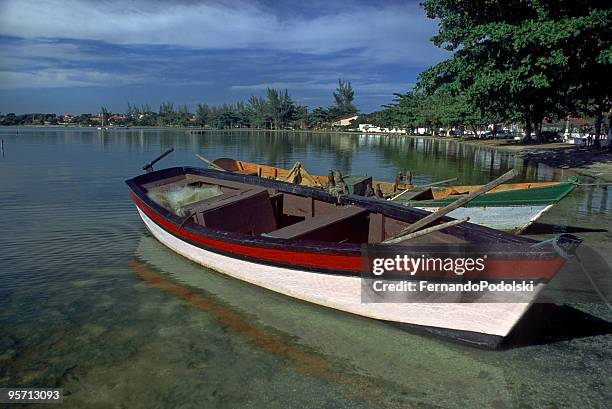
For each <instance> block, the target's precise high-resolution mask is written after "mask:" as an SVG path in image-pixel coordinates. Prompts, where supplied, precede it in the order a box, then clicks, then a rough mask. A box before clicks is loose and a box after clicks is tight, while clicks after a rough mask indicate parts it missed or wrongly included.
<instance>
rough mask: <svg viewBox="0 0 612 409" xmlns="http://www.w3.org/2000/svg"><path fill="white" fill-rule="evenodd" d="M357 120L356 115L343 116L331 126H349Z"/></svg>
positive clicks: (357, 116)
mask: <svg viewBox="0 0 612 409" xmlns="http://www.w3.org/2000/svg"><path fill="white" fill-rule="evenodd" d="M357 118H359V115H357V114H354V115H347V116H343V117H342V118H339V119H338V120H336V122H334V123H332V125H334V126H349V125H350V124H351V121H354V120H356V119H357Z"/></svg>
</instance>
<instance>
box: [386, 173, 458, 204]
mask: <svg viewBox="0 0 612 409" xmlns="http://www.w3.org/2000/svg"><path fill="white" fill-rule="evenodd" d="M455 180H457V178H451V179H446V180H441V181H439V182H433V183H428V184H426V185H417V186H414V188H412V189H404V190H402V191H401V192H400V193H398V194H397V195H395V196H393V197H392V198H390V199H389V200H396V199H399V198H400V197H402V196H403V195H404V194H406V193H408V192H414V189H420V188H424V187H432V186H437V185H443V184H445V183H449V182H453V181H455Z"/></svg>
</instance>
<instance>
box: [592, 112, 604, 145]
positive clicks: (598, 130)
mask: <svg viewBox="0 0 612 409" xmlns="http://www.w3.org/2000/svg"><path fill="white" fill-rule="evenodd" d="M602 122H603V115H602V113H601V111H597V114H595V124H594V126H595V143H594V145H595V148H597V149H601V142H600V138H601V123H602Z"/></svg>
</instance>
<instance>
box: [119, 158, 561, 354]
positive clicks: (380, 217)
mask: <svg viewBox="0 0 612 409" xmlns="http://www.w3.org/2000/svg"><path fill="white" fill-rule="evenodd" d="M126 183H127V185H128V187H129V189H130V194H131V196H132V198H133V200H134V202H135V204H136V207H137V209H138V213H139V215H140V217H141V218H142V220H143V221H144V223H145V226H146V227H147V229H148V230H149V231H150V232H151V234H152V235H153V236H154V237H156V238H157V239H158V240H159V241H160V242H161V243H163V244H164V245H166V246H167V247H169V248H170V249H172V250H174V251H175V252H177V253H179V254H181V255H183V256H184V257H186V258H188V259H191V260H193V261H194V262H196V263H199V264H201V265H203V266H206V267H209V268H211V269H214V270H216V271H218V272H221V273H223V274H226V275H228V276H231V277H234V278H237V279H240V280H243V281H246V282H249V283H252V284H254V285H257V286H260V287H263V288H266V289H269V290H272V291H276V292H278V293H281V294H285V295H288V296H290V297H294V298H297V299H300V300H304V301H308V302H311V303H314V304H318V305H322V306H326V307H330V308H334V309H337V310H341V311H345V312H348V313H352V314H357V315H361V316H364V317H369V318H373V319H378V320H383V321H388V322H392V323H395V324H398V325H400V326H405V327H408V328H418V329H421V330H425V331H428V332H431V333H435V334H438V335H444V336H448V337H451V338H454V339H458V340H462V341H464V342H470V343H475V344H478V345H483V346H488V347H495V346H497V345H499V343H500V342H501V341H502V340H503V339H504V337H506V336H508V334H510V332H511V331H512V329H513V328H514V327H515V326H516V324H517V323H518V322H519V320H520V319H521V317H522V316H523V315H524V314H525V312H526V311H527V310H528V308H529V306H530V304H531V303H532V302H533V301H534V299H535V297H536V296H537V293H538V292H539V291H540V290H541V288H543V287H544V286H545V285H546V282H548V281H549V280H550V279H552V277H554V275H555V274H556V273H557V271H558V270H559V269H560V268H561V267H562V266H563V264H564V263H565V258H564V257H562V255H560V254H559V253H560V251H559V250H558V249H560V248H565V247H566V244H563V243H561V241H559V242H556V243H552V242H550V243H538V242H536V241H534V240H531V239H528V238H524V237H519V236H515V235H511V234H508V233H504V232H500V231H496V230H492V229H489V228H486V227H483V226H478V225H475V224H470V223H465V224H462V225H460V226H455V227H450V228H447V229H445V230H440V231H436V232H433V233H430V234H427V235H424V236H420V237H418V238H415V239H413V240H409V241H405V242H403V243H401V245H398V246H394V247H392V248H394V249H401V250H402V251H403V252H407V253H409V254H414V255H415V256H416V257H419V256H420V255H421V254H422V252H423V251H425V250H424V248H428V247H427V246H431V245H432V244H439V245H441V246H443V247H445V248H447V247H449V246H450V247H453V246H459V247H460V246H467V245H476V244H477V245H479V246H486V245H489V244H490V245H493V244H494V243H495V244H498V245H499V246H501V247H502V248H503V249H504V252H503V253H499V254H498V253H491V254H492V255H491V256H490V258H489V259H488V260H487V268H486V277H487V278H488V279H493V280H497V281H499V280H502V281H503V280H516V279H520V280H530V281H531V280H533V282H534V283H535V287H534V288H535V289H534V291H533V292H531V293H529V294H527V295H526V296H522V298H520V300H519V301H517V299H513V300H511V301H508V299H507V298H500V297H501V296H498V295H497V294H496V293H495V292H494V291H491V292H484V293H483V294H482V297H483V298H482V299H480V300H479V301H480V302H460V301H461V300H457V299H455V298H452V299H451V302H438V301H439V300H435V299H434V300H429V299H426V300H425V302H423V300H422V299H421V300H412V301H410V302H401V303H375V302H362V301H363V300H362V298H361V296H362V285H363V280H362V278H361V275H362V274H363V268H364V267H363V266H364V257H363V255H362V250H363V248H364V245H366V244H369V245H370V246H379V247H380V246H383V247H384V246H385V244H380V243H381V242H383V241H384V240H386V239H388V238H389V237H393V236H395V235H397V233H398V232H400V231H402V230H403V229H404V228H405V227H406V226H409V225H410V224H411V223H414V222H415V221H417V220H420V219H421V218H423V217H424V216H425V215H427V214H428V212H424V211H422V210H418V209H413V208H410V207H407V206H403V205H398V204H396V203H393V202H388V201H381V200H377V199H375V198H369V197H361V196H354V195H346V196H342V197H339V198H338V197H336V196H333V195H330V194H329V193H327V192H325V191H324V190H322V189H317V188H311V187H306V186H300V185H296V184H291V183H286V182H281V181H277V180H272V179H265V178H260V177H256V176H249V175H243V174H239V173H231V172H223V171H217V170H212V169H200V168H192V167H174V168H168V169H164V170H160V171H154V172H150V173H146V174H143V175H140V176H138V177H135V178H133V179H130V180H127V181H126ZM176 192H187V193H186V194H183V195H182V196H181V197H180V198H179V199H180V200H174V201H173V200H171V199H172V197H174V196H172V195H171V193H172V194H174V193H176ZM211 192H212V193H211ZM174 198H175V199H176V197H174ZM449 220H451V219H449V218H443V219H441V220H439V221H437V222H436V223H445V222H448V221H449ZM566 242H567V240H566ZM424 246H425V247H424ZM387 248H389V247H387ZM482 248H483V251H484V247H482ZM495 254H497V255H495ZM449 274H450V275H451V276H452V273H448V272H445V271H442V270H440V269H438V270H436V269H433V270H431V271H429V270H422V271H421V270H419V271H418V277H421V278H422V277H426V278H428V279H431V280H443V279H445V278H448V275H449ZM474 274H476V273H465V275H464V276H463V277H462V278H463V279H470V280H471V279H482V278H483V276H482V275H474ZM455 277H456V276H455ZM399 278H401V279H403V278H406V279H412V277H411V276H409V275H400V276H399ZM408 297H411V295H409V296H408ZM453 297H454V296H453ZM415 301H419V302H415ZM446 301H448V300H446Z"/></svg>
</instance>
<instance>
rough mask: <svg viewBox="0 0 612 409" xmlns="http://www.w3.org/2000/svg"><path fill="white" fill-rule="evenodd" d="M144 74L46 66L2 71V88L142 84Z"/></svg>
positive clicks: (0, 82)
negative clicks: (29, 69)
mask: <svg viewBox="0 0 612 409" xmlns="http://www.w3.org/2000/svg"><path fill="white" fill-rule="evenodd" d="M145 81H146V78H145V77H144V76H142V75H134V74H116V73H109V72H103V71H96V70H83V69H62V68H44V69H39V70H36V71H33V72H19V71H0V89H19V88H61V87H84V86H117V85H133V84H139V83H140V84H141V83H144V82H145Z"/></svg>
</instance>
